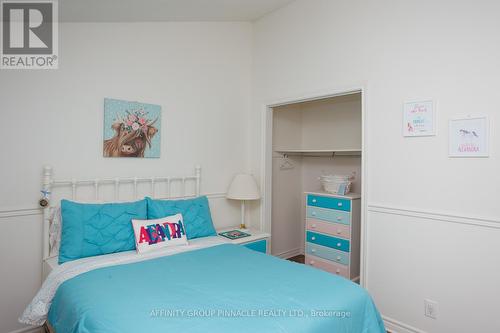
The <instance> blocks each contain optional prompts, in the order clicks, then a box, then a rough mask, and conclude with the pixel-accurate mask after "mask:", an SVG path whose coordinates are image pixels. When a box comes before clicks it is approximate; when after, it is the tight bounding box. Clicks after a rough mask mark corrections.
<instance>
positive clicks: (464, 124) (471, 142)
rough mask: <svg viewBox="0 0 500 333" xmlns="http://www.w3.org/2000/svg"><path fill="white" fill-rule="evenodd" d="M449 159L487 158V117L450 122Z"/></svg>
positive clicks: (452, 120)
mask: <svg viewBox="0 0 500 333" xmlns="http://www.w3.org/2000/svg"><path fill="white" fill-rule="evenodd" d="M449 135H450V138H449V140H450V142H449V145H450V147H449V155H450V157H488V156H489V147H488V144H489V122H488V118H487V117H475V118H474V117H468V118H460V119H451V120H450V133H449Z"/></svg>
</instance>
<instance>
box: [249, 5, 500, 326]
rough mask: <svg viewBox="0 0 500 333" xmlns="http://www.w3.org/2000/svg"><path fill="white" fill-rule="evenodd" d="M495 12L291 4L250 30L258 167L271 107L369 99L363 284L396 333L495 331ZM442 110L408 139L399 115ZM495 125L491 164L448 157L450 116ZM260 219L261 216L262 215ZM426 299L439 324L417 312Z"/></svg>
mask: <svg viewBox="0 0 500 333" xmlns="http://www.w3.org/2000/svg"><path fill="white" fill-rule="evenodd" d="M499 11H500V3H499V2H498V1H460V2H456V1H430V0H425V1H397V0H382V1H372V2H370V1H361V0H353V1H341V0H335V1H334V0H297V1H296V2H293V3H292V4H291V5H289V6H287V7H285V8H283V9H281V10H279V11H276V12H274V13H272V14H270V15H268V16H267V17H265V18H263V19H261V20H259V21H258V22H256V24H255V26H254V34H255V35H254V45H255V46H254V79H253V80H254V84H253V87H254V91H253V94H254V107H253V109H254V110H253V111H254V112H253V116H254V117H253V120H252V130H251V133H253V140H252V141H251V142H252V143H253V145H252V147H251V149H252V151H251V161H252V162H253V166H252V167H253V170H254V172H255V173H256V174H260V171H261V167H262V159H261V157H262V139H261V138H262V134H263V131H262V130H263V126H262V124H263V119H262V117H263V110H264V105H265V104H266V103H272V102H275V101H282V100H286V99H294V98H298V97H302V96H306V95H313V94H318V95H320V94H325V93H329V92H331V91H334V90H335V91H338V90H341V89H349V88H352V87H355V86H360V85H363V86H364V87H365V88H366V96H365V97H366V99H365V107H366V138H365V142H366V154H365V157H366V162H367V171H368V172H367V176H368V178H367V179H365V180H364V181H365V184H366V185H367V197H365V198H364V199H365V203H366V204H367V207H366V208H367V210H368V213H367V220H366V223H367V227H368V233H367V235H366V237H367V244H366V251H367V254H368V257H367V262H368V264H367V266H366V280H365V283H366V286H367V287H368V289H369V291H370V292H371V294H372V295H373V296H374V298H375V301H376V303H377V305H378V306H379V308H380V310H381V312H382V313H383V315H384V317H385V318H386V319H387V320H388V323H389V325H388V326H390V327H391V328H393V329H396V331H398V332H417V331H418V330H421V331H425V332H453V333H458V332H470V331H484V332H497V331H500V321H499V320H498V315H497V313H496V312H497V310H496V308H497V306H496V304H497V295H500V285H499V284H498V281H499V280H500V266H499V265H498V259H497V258H498V257H499V255H500V242H499V241H498V240H499V239H500V238H499V236H500V205H498V193H497V190H498V184H500V173H499V172H498V169H499V168H498V166H499V155H500V154H499V150H500V147H499V146H498V145H497V144H496V142H498V140H499V137H498V133H497V132H498V131H497V130H496V129H497V128H498V123H499V121H500V119H499V115H500V112H499V110H498V103H497V98H496V96H497V95H498V90H499V88H500V85H499V83H498V82H499V81H498V77H500V66H498V59H499V58H500V44H499V43H498V42H497V41H498V31H500V21H499V20H498V15H497V14H498V12H499ZM419 98H434V99H436V100H437V101H438V110H437V112H438V113H437V128H438V135H437V136H435V137H427V138H407V139H405V138H403V137H402V135H401V123H402V104H403V102H404V101H406V100H415V99H419ZM467 114H473V115H474V114H487V115H488V116H489V117H490V121H491V127H492V129H493V130H492V134H491V138H490V140H491V141H490V142H491V143H492V144H491V156H490V157H489V158H485V159H450V158H448V156H447V148H448V147H447V145H448V139H447V134H448V129H447V127H448V119H449V118H451V117H454V116H460V115H467ZM254 213H255V216H258V212H254ZM424 298H430V299H432V300H435V301H437V302H438V303H439V317H438V319H437V320H433V319H429V318H426V317H424V315H423V312H424V311H423V309H424V306H423V302H424Z"/></svg>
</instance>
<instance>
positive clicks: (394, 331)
mask: <svg viewBox="0 0 500 333" xmlns="http://www.w3.org/2000/svg"><path fill="white" fill-rule="evenodd" d="M382 319H383V320H384V325H385V329H386V330H387V331H388V332H390V333H426V332H425V331H422V330H420V329H418V328H416V327H413V326H410V325H407V324H405V323H402V322H400V321H397V320H395V319H392V318H389V317H386V316H382Z"/></svg>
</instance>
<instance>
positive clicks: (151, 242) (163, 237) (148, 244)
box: [132, 214, 188, 253]
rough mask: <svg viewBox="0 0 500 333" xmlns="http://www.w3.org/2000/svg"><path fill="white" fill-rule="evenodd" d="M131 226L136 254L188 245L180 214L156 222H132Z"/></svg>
mask: <svg viewBox="0 0 500 333" xmlns="http://www.w3.org/2000/svg"><path fill="white" fill-rule="evenodd" d="M132 226H133V228H134V235H135V245H136V249H137V253H145V252H149V251H152V250H155V249H160V248H163V247H167V246H177V245H187V244H188V241H187V236H186V229H185V228H184V222H183V220H182V214H176V215H172V216H167V217H163V218H161V219H156V220H132Z"/></svg>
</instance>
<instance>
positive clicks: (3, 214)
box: [0, 192, 226, 221]
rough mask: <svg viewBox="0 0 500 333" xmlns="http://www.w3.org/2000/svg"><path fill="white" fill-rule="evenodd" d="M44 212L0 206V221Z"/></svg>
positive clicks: (217, 196) (221, 195)
mask: <svg viewBox="0 0 500 333" xmlns="http://www.w3.org/2000/svg"><path fill="white" fill-rule="evenodd" d="M201 195H205V196H207V198H208V199H210V200H217V199H224V198H226V193H225V192H215V193H203V194H201ZM158 199H165V200H168V199H176V198H174V197H172V198H158ZM42 214H43V210H42V208H38V207H19V208H12V207H5V208H0V221H2V220H5V219H8V218H12V217H22V216H32V215H42Z"/></svg>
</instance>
